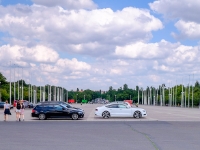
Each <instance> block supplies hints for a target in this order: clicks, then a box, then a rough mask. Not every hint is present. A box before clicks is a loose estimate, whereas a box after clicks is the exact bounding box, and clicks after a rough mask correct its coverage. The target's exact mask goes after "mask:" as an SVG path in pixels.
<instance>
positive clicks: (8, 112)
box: [4, 101, 11, 121]
mask: <svg viewBox="0 0 200 150" xmlns="http://www.w3.org/2000/svg"><path fill="white" fill-rule="evenodd" d="M8 115H11V112H10V104H8V101H6V103H5V104H4V121H7V120H8Z"/></svg>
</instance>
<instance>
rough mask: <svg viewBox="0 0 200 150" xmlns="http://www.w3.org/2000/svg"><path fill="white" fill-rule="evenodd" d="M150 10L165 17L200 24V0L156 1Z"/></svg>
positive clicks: (151, 4)
mask: <svg viewBox="0 0 200 150" xmlns="http://www.w3.org/2000/svg"><path fill="white" fill-rule="evenodd" d="M149 5H150V8H151V9H152V10H154V11H156V12H158V13H162V14H163V15H164V16H165V17H167V18H171V19H182V20H185V21H192V22H198V23H200V18H199V14H200V9H199V8H200V1H198V0H181V1H180V0H156V1H154V2H153V3H150V4H149Z"/></svg>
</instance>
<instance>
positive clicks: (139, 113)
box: [133, 111, 142, 119]
mask: <svg viewBox="0 0 200 150" xmlns="http://www.w3.org/2000/svg"><path fill="white" fill-rule="evenodd" d="M133 117H134V118H137V119H139V118H141V117H142V114H141V112H140V111H136V112H134V114H133Z"/></svg>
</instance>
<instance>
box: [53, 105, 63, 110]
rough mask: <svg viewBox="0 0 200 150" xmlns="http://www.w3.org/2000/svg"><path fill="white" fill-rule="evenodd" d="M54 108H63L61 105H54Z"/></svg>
mask: <svg viewBox="0 0 200 150" xmlns="http://www.w3.org/2000/svg"><path fill="white" fill-rule="evenodd" d="M54 108H55V109H56V110H63V107H62V106H61V105H54Z"/></svg>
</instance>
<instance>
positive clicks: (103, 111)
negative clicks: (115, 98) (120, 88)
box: [95, 103, 147, 118]
mask: <svg viewBox="0 0 200 150" xmlns="http://www.w3.org/2000/svg"><path fill="white" fill-rule="evenodd" d="M95 115H96V116H100V117H103V118H109V117H134V118H141V117H146V116H147V112H146V110H144V109H142V108H133V107H131V106H130V104H129V105H127V104H124V103H111V104H108V105H104V106H101V107H97V108H96V109H95Z"/></svg>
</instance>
